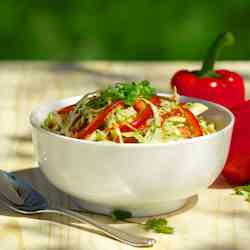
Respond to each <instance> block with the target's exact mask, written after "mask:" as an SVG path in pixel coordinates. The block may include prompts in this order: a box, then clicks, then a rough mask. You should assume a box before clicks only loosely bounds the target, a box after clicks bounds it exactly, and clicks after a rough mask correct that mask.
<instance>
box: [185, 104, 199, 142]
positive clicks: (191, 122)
mask: <svg viewBox="0 0 250 250" xmlns="http://www.w3.org/2000/svg"><path fill="white" fill-rule="evenodd" d="M181 110H182V112H183V115H184V116H185V118H186V123H187V125H188V127H189V129H190V131H191V134H192V136H194V137H197V136H201V135H202V129H201V126H200V124H199V121H198V120H197V118H196V117H195V115H194V114H193V113H192V112H191V111H189V110H188V109H186V108H184V107H181Z"/></svg>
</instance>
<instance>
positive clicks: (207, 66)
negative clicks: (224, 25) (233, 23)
mask: <svg viewBox="0 0 250 250" xmlns="http://www.w3.org/2000/svg"><path fill="white" fill-rule="evenodd" d="M233 44H234V36H233V34H232V33H231V32H223V33H221V34H219V35H218V37H217V38H216V40H215V41H214V42H213V44H212V46H211V47H210V48H209V50H208V53H207V56H206V57H205V59H204V61H203V64H202V68H201V70H200V71H198V72H197V75H198V76H200V77H204V76H211V75H212V76H216V75H217V74H216V73H215V72H214V64H215V61H216V59H217V58H218V57H219V54H220V52H221V50H222V49H223V48H224V47H228V46H231V45H233Z"/></svg>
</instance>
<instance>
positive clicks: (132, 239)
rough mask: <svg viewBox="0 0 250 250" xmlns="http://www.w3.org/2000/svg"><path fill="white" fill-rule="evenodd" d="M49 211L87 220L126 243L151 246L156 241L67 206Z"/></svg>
mask: <svg viewBox="0 0 250 250" xmlns="http://www.w3.org/2000/svg"><path fill="white" fill-rule="evenodd" d="M47 212H50V213H56V214H60V215H64V216H68V217H71V218H73V219H75V220H78V221H80V222H85V223H86V222H87V223H88V224H90V225H92V226H94V227H96V228H97V229H99V230H101V231H102V232H103V233H104V234H106V235H107V236H109V237H111V238H113V239H116V240H118V241H120V242H123V243H125V244H128V245H131V246H134V247H151V246H153V245H154V244H155V242H156V241H155V239H153V238H145V237H141V236H136V235H132V234H129V233H127V232H124V231H121V230H119V229H116V228H114V227H111V226H108V225H104V224H101V223H99V222H97V221H96V220H93V219H91V218H89V217H87V216H85V215H83V214H80V213H77V212H74V211H71V210H68V209H65V208H59V209H56V210H47Z"/></svg>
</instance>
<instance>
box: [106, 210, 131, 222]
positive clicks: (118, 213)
mask: <svg viewBox="0 0 250 250" xmlns="http://www.w3.org/2000/svg"><path fill="white" fill-rule="evenodd" d="M111 216H112V219H113V220H114V221H118V220H125V219H129V218H131V217H132V213H130V212H129V211H124V210H114V211H113V212H112V214H111Z"/></svg>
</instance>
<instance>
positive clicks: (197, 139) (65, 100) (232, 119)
mask: <svg viewBox="0 0 250 250" xmlns="http://www.w3.org/2000/svg"><path fill="white" fill-rule="evenodd" d="M157 95H158V96H162V97H169V96H171V94H170V93H163V92H157ZM81 97H82V96H71V97H67V98H63V99H59V100H55V101H50V102H47V103H46V104H43V105H40V106H38V107H36V108H34V109H33V111H32V112H31V113H30V115H29V122H30V124H31V126H32V128H34V129H37V130H38V131H39V132H41V133H42V134H46V135H49V136H51V137H56V138H58V139H61V140H65V141H69V142H72V143H79V144H87V145H88V144H90V145H96V146H105V147H131V148H137V147H139V148H144V147H162V146H164V147H167V146H171V145H179V144H190V143H191V144H192V143H195V142H201V141H204V140H207V139H209V138H213V137H216V136H218V135H219V134H221V133H224V132H226V131H227V130H229V129H231V128H232V127H233V125H234V122H235V117H234V115H233V113H232V112H231V111H230V110H229V109H227V108H226V107H224V106H222V105H220V104H217V103H214V102H210V101H207V100H204V99H199V98H196V97H189V96H183V95H181V96H180V97H181V98H185V99H191V100H193V101H197V102H200V103H204V104H208V105H211V106H213V107H216V108H217V109H219V110H221V111H223V112H224V113H226V114H227V115H228V117H229V123H228V124H227V125H226V126H225V127H224V128H222V129H220V130H218V131H216V132H215V133H212V134H209V135H203V136H199V137H193V138H189V139H185V140H177V141H169V142H161V143H149V144H144V143H123V144H121V143H112V142H106V141H105V142H102V141H98V142H97V141H90V140H84V139H77V138H73V137H68V136H64V135H60V134H56V133H53V132H51V131H48V130H46V129H44V128H42V127H41V126H40V124H37V122H36V121H35V116H36V114H37V113H39V111H40V112H41V109H42V108H46V107H49V106H57V105H60V104H66V105H70V104H73V103H74V102H73V100H79V99H80V98H81ZM62 107H63V106H62Z"/></svg>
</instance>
